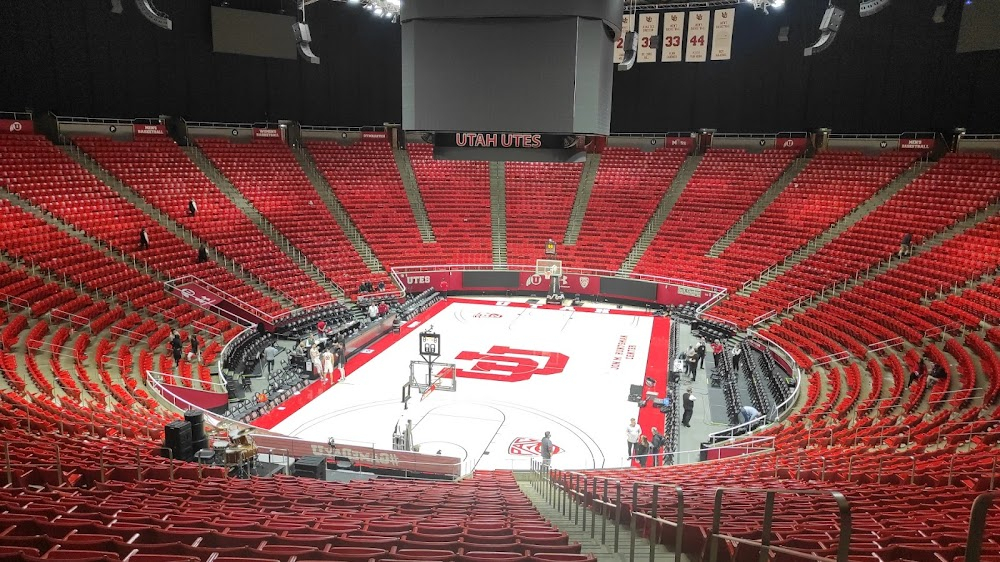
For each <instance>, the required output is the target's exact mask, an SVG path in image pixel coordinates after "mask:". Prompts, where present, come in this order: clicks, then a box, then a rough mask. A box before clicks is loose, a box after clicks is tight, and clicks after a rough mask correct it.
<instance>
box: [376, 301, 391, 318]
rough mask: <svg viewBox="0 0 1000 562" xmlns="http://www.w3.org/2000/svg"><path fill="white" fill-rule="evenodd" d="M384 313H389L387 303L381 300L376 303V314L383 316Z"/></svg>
mask: <svg viewBox="0 0 1000 562" xmlns="http://www.w3.org/2000/svg"><path fill="white" fill-rule="evenodd" d="M386 314H389V303H387V302H385V301H382V302H380V303H378V315H379V316H385V315H386Z"/></svg>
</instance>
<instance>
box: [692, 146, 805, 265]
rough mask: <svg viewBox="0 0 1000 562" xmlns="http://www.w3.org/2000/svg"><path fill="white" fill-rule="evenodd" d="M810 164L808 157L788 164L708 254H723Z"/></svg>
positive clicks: (715, 255) (714, 255)
mask: <svg viewBox="0 0 1000 562" xmlns="http://www.w3.org/2000/svg"><path fill="white" fill-rule="evenodd" d="M808 164H809V158H808V157H802V158H796V159H795V160H794V161H793V162H792V163H791V165H789V166H788V168H787V169H786V170H785V172H784V173H783V174H781V176H780V177H779V178H778V179H777V180H775V182H774V183H773V184H771V187H769V188H768V190H767V191H765V192H764V194H763V195H761V197H760V199H758V200H757V201H756V202H755V203H754V204H753V205H751V206H750V208H749V209H747V211H746V212H745V213H743V216H741V217H740V219H739V220H738V221H736V224H734V225H733V226H732V227H731V228H730V229H729V231H728V232H726V233H725V234H724V235H723V236H722V238H720V239H719V240H718V241H716V243H715V244H713V245H712V247H711V248H710V249H709V250H708V254H706V255H707V256H708V257H712V258H717V257H719V256H720V255H722V252H724V251H725V250H726V248H728V247H729V245H730V244H732V243H733V241H734V240H736V239H737V238H739V236H740V234H743V231H744V230H746V229H747V227H749V226H750V224H751V223H753V221H755V220H757V218H758V217H760V216H761V215H762V214H763V213H764V211H765V210H766V209H767V207H768V206H769V205H770V204H771V203H773V202H774V200H775V199H777V198H778V196H779V195H781V194H782V193H783V192H784V191H785V189H787V188H788V186H789V185H791V183H792V180H794V179H795V178H796V176H798V175H799V172H801V171H802V170H803V169H804V168H805V167H806V166H807V165H808Z"/></svg>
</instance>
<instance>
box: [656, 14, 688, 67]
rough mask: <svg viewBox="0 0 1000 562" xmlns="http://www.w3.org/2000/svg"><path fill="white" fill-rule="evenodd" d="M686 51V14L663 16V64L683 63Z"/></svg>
mask: <svg viewBox="0 0 1000 562" xmlns="http://www.w3.org/2000/svg"><path fill="white" fill-rule="evenodd" d="M683 51H684V12H668V13H666V14H663V49H662V51H661V55H660V61H661V62H681V61H682V60H684V59H683V58H682V55H683Z"/></svg>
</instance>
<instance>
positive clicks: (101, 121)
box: [55, 115, 160, 125]
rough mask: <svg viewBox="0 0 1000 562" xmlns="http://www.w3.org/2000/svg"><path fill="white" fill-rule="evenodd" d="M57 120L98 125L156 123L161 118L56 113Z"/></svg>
mask: <svg viewBox="0 0 1000 562" xmlns="http://www.w3.org/2000/svg"><path fill="white" fill-rule="evenodd" d="M55 118H56V121H58V122H59V123H93V124H96V125H134V124H136V123H138V124H149V125H152V124H155V123H159V122H160V120H159V119H153V118H147V117H138V118H135V119H119V118H115V117H73V116H70V115H56V116H55Z"/></svg>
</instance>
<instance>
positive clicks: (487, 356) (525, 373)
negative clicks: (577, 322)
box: [455, 345, 569, 382]
mask: <svg viewBox="0 0 1000 562" xmlns="http://www.w3.org/2000/svg"><path fill="white" fill-rule="evenodd" d="M455 359H456V360H457V361H465V362H471V364H468V363H466V364H465V365H461V364H460V365H459V366H458V369H457V370H456V371H455V374H456V375H458V376H460V377H463V378H469V379H481V380H491V381H506V382H519V381H526V380H528V379H530V378H531V377H533V376H535V375H555V374H558V373H561V372H563V371H564V370H565V369H566V364H567V363H568V362H569V357H567V356H566V355H563V354H562V353H554V352H551V351H535V350H530V349H512V348H510V347H505V346H500V345H495V346H493V347H491V348H490V349H489V351H487V352H486V353H482V352H479V351H463V352H461V353H459V354H458V355H457V356H456V357H455Z"/></svg>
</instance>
